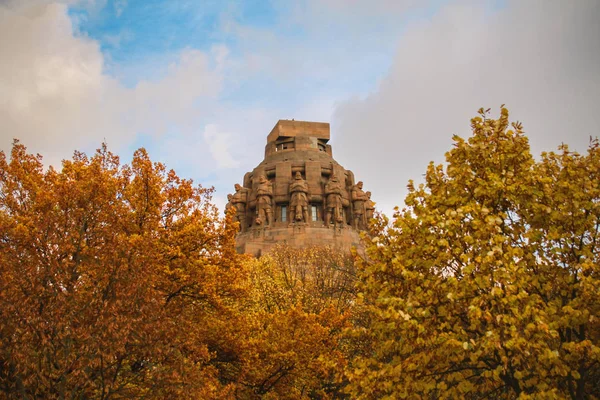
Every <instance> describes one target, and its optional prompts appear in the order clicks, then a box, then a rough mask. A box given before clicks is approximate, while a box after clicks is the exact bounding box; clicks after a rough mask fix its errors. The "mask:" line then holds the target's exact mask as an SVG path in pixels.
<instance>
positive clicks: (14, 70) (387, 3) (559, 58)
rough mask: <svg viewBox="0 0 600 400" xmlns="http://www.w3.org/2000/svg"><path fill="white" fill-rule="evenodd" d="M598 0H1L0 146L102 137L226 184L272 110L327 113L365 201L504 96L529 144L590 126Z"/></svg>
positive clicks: (48, 153)
mask: <svg viewBox="0 0 600 400" xmlns="http://www.w3.org/2000/svg"><path fill="white" fill-rule="evenodd" d="M598 21H600V1H598V0H571V1H566V0H518V1H517V0H515V1H511V0H489V1H486V0H477V1H474V0H473V1H469V0H297V1H291V0H290V1H284V0H246V1H244V0H62V1H49V0H0V150H3V151H9V150H10V147H11V144H12V140H13V138H18V139H19V140H20V141H21V142H22V143H23V144H24V145H26V146H27V148H28V149H29V151H31V152H34V153H40V154H42V155H43V156H44V160H45V163H46V164H47V165H55V166H58V165H60V160H62V159H65V158H70V157H71V156H72V154H73V151H74V150H78V151H84V152H87V153H88V154H90V153H93V152H94V150H95V149H97V148H98V147H100V145H101V143H102V142H106V143H107V144H108V146H109V149H110V150H111V151H113V152H115V153H117V154H119V155H120V156H121V160H122V162H123V163H127V162H129V161H130V160H131V157H132V154H133V152H134V151H135V149H137V148H139V147H145V148H146V149H147V150H148V152H149V153H150V157H151V158H152V159H153V160H155V161H160V162H163V163H164V164H166V166H167V167H168V168H172V169H174V170H175V171H176V172H177V174H178V175H179V176H182V177H185V178H192V179H193V180H194V182H195V183H199V184H201V185H203V186H214V187H215V190H216V192H215V196H214V201H215V203H216V204H217V205H218V206H219V207H221V208H222V207H223V205H224V203H225V199H226V195H227V193H231V192H232V191H233V185H234V184H235V183H239V182H241V181H242V179H243V176H244V173H246V172H247V171H251V170H252V169H253V168H254V167H255V166H256V165H258V163H260V162H261V161H262V159H263V155H264V146H265V144H266V137H267V134H268V133H269V132H270V131H271V129H272V127H273V126H274V125H275V123H276V122H277V121H278V120H279V119H292V118H294V119H296V120H308V121H322V122H329V123H330V124H331V137H332V139H331V142H330V143H331V144H332V146H333V156H334V158H335V159H336V160H337V161H338V162H339V163H340V164H341V165H343V166H344V167H345V168H346V169H350V170H352V171H353V172H354V174H355V177H356V179H357V180H362V181H364V186H365V190H369V191H371V192H372V194H373V200H374V201H375V202H376V203H377V207H378V208H379V209H380V210H381V211H383V212H384V213H386V214H388V215H391V213H392V212H393V211H392V210H393V207H394V206H400V207H402V205H403V201H404V197H405V196H406V194H407V189H406V184H407V182H408V180H409V179H414V180H415V181H416V182H420V181H422V179H423V174H424V173H425V170H426V167H427V164H428V163H429V162H430V161H434V162H436V163H441V162H443V161H444V154H445V152H447V151H448V150H450V149H451V148H452V140H451V138H452V136H453V135H454V134H457V135H459V136H462V137H468V136H469V135H470V128H469V124H470V119H471V118H472V117H474V116H475V115H476V113H477V110H478V109H479V108H480V107H485V108H491V109H492V116H497V115H498V114H499V110H500V105H501V104H506V106H507V108H508V109H509V112H510V115H511V120H519V121H521V122H522V123H523V125H524V128H525V132H526V134H527V136H528V137H529V140H530V144H531V148H532V152H533V154H534V155H539V154H540V153H541V152H542V151H551V150H555V149H556V148H557V147H558V146H559V145H560V144H561V143H566V144H568V145H569V146H570V148H572V149H574V150H577V151H579V152H585V151H586V149H587V146H588V144H589V140H590V137H597V136H600V129H599V127H600V24H599V23H598Z"/></svg>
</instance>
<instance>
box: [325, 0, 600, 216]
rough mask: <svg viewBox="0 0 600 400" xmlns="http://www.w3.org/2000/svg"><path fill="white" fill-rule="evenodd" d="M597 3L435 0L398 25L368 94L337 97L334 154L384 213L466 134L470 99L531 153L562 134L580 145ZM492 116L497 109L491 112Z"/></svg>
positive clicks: (598, 64) (596, 61) (598, 68)
mask: <svg viewBox="0 0 600 400" xmlns="http://www.w3.org/2000/svg"><path fill="white" fill-rule="evenodd" d="M598 20H600V3H599V2H597V1H595V0H589V1H577V2H563V1H526V2H522V1H514V2H509V3H508V4H507V5H506V7H505V8H503V9H501V10H496V11H493V12H491V11H490V10H489V9H485V8H484V6H482V5H481V3H480V2H459V3H455V4H451V5H448V6H446V7H444V8H443V9H442V10H440V12H439V13H438V14H436V15H435V16H434V17H433V18H432V19H431V20H428V19H427V20H422V21H420V22H416V23H413V24H411V25H410V26H408V27H407V28H406V29H405V31H404V34H403V35H402V36H401V38H400V41H399V45H398V47H397V52H396V56H395V59H394V62H393V65H392V67H391V68H390V70H389V72H388V74H387V76H385V77H384V78H383V79H382V81H381V83H380V85H379V87H378V88H377V89H376V90H375V91H374V92H373V93H372V94H371V95H369V96H367V97H365V98H362V99H359V98H355V99H351V100H348V101H346V102H344V103H343V104H341V105H339V106H338V108H337V109H336V113H335V117H334V121H333V124H332V129H333V131H334V132H333V134H332V136H333V138H334V144H335V148H336V150H337V151H336V154H337V157H338V161H340V162H341V163H342V164H344V165H345V166H346V167H348V168H351V169H353V170H354V172H355V174H356V176H357V178H358V179H361V180H364V181H365V187H367V188H368V189H369V190H371V191H372V192H373V197H374V200H376V201H378V206H380V207H381V208H382V209H383V210H384V211H385V212H387V213H390V212H391V209H392V207H393V206H394V205H400V206H401V205H402V204H403V198H404V196H405V194H406V189H405V185H406V183H407V181H408V180H409V179H411V178H413V179H416V180H419V178H420V177H421V175H422V174H423V173H424V172H425V169H426V165H427V163H428V162H429V161H430V160H435V161H436V162H441V161H443V155H444V152H446V151H448V150H449V149H450V148H451V136H452V135H453V134H455V133H456V134H459V135H461V136H463V137H465V136H468V135H469V134H470V130H469V120H470V118H471V117H473V116H475V114H476V110H477V109H478V108H479V107H491V108H492V109H493V110H494V111H495V112H496V113H497V112H498V109H499V106H500V105H501V104H503V103H505V104H506V105H507V107H508V109H509V111H510V112H511V119H518V120H520V121H522V122H523V123H524V127H525V129H526V132H527V134H528V136H529V138H530V142H531V144H532V149H533V151H534V154H536V153H539V152H540V151H542V150H552V149H555V148H556V146H558V145H559V144H560V143H561V142H566V143H569V144H571V145H573V146H574V147H576V148H577V149H578V150H580V151H585V149H586V147H587V143H588V139H589V136H590V135H593V136H597V135H599V134H600V132H599V130H598V126H600V113H598V111H597V110H598V107H599V106H600V52H599V51H598V50H599V49H600V24H598V23H597V21H598ZM496 115H497V114H496Z"/></svg>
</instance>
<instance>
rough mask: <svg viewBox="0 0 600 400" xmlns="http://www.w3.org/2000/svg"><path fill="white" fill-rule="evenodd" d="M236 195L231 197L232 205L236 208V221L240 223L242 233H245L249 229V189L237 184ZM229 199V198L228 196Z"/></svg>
mask: <svg viewBox="0 0 600 400" xmlns="http://www.w3.org/2000/svg"><path fill="white" fill-rule="evenodd" d="M234 187H235V193H234V194H233V195H232V196H231V200H230V202H231V204H232V205H233V207H235V210H236V213H235V221H238V222H239V223H240V231H241V232H245V231H246V228H247V224H248V223H247V219H246V203H247V202H248V189H247V188H244V187H242V186H241V185H239V184H237V183H236V184H235V186H234ZM227 198H229V196H227Z"/></svg>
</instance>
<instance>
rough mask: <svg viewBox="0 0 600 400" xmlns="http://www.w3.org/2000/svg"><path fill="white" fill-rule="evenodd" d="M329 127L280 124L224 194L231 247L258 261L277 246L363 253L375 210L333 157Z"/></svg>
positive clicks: (372, 204) (283, 121)
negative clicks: (232, 231)
mask: <svg viewBox="0 0 600 400" xmlns="http://www.w3.org/2000/svg"><path fill="white" fill-rule="evenodd" d="M329 137H330V136H329V124H328V123H322V122H306V121H294V120H291V121H290V120H279V122H277V124H275V127H274V128H273V130H271V133H269V135H268V136H267V145H266V147H265V158H264V160H263V161H262V162H261V163H260V164H259V165H258V166H257V167H256V168H254V170H253V171H252V172H248V173H246V174H245V175H244V181H243V184H241V185H240V184H236V185H235V193H233V194H230V195H228V196H227V197H228V199H229V203H227V206H226V210H229V209H233V210H234V211H233V212H234V215H235V220H236V221H238V222H239V223H240V232H239V233H238V235H237V237H236V247H237V250H238V251H239V252H241V253H249V254H254V255H256V256H259V255H261V254H264V253H265V252H268V251H269V250H270V249H271V248H272V247H273V246H275V244H277V243H287V244H288V245H291V246H295V247H303V246H308V245H330V246H332V247H336V248H339V249H342V250H348V251H349V250H350V248H351V247H352V246H355V247H357V248H359V249H360V248H362V245H361V241H360V235H359V233H358V232H359V231H360V230H364V229H365V228H366V226H367V223H368V220H369V219H370V218H372V216H373V211H374V205H375V203H373V202H372V201H371V199H370V193H369V192H366V193H365V192H364V191H363V189H362V188H363V184H362V182H357V183H355V181H354V174H353V173H352V171H349V170H347V169H345V168H344V167H342V166H341V165H340V164H338V163H337V162H336V161H335V160H334V159H333V157H332V152H331V145H329V144H327V143H328V141H329Z"/></svg>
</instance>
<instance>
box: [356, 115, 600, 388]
mask: <svg viewBox="0 0 600 400" xmlns="http://www.w3.org/2000/svg"><path fill="white" fill-rule="evenodd" d="M471 127H472V130H473V135H472V136H471V137H470V138H468V139H467V140H465V139H463V138H460V137H458V136H455V137H454V142H455V144H454V148H453V149H452V150H450V151H449V152H448V153H447V154H446V164H445V165H434V164H433V163H431V164H430V165H429V167H428V168H427V173H426V177H425V183H424V184H421V185H419V186H418V187H415V186H414V184H413V183H412V182H411V183H410V184H409V195H408V196H407V198H406V207H405V208H404V209H402V210H397V211H396V213H395V215H394V220H393V222H392V223H391V224H389V225H388V221H386V220H381V221H379V223H378V224H377V225H375V226H374V227H373V232H372V233H373V237H372V240H371V243H370V245H369V249H368V261H364V262H362V265H361V268H360V275H361V276H360V278H361V279H360V280H359V282H360V294H359V296H360V298H362V299H363V301H364V303H365V304H366V305H367V306H368V310H369V315H370V323H369V325H368V326H367V328H366V330H363V331H361V332H362V333H363V335H364V340H369V341H370V343H371V345H372V349H371V352H369V353H367V354H364V355H363V356H362V357H358V358H357V359H355V360H354V361H353V365H352V368H350V369H349V371H348V377H349V379H350V382H351V383H350V386H349V388H348V390H349V392H350V393H351V394H352V397H353V398H365V399H366V398H390V399H392V398H469V399H479V398H517V397H518V398H573V399H583V398H598V393H600V386H599V385H600V383H599V382H600V364H599V361H600V347H599V345H600V340H599V339H600V336H599V335H600V319H599V318H600V301H599V294H600V293H599V288H600V276H599V273H600V270H599V267H598V264H599V261H600V258H599V251H600V247H599V246H600V243H599V242H600V231H599V230H600V147H599V145H598V141H597V140H594V141H592V142H591V145H590V147H589V150H588V152H587V154H585V155H581V154H578V153H574V152H571V151H569V149H568V147H567V146H566V145H563V146H561V147H560V149H559V152H557V153H554V152H551V153H544V154H542V156H541V158H540V159H539V160H535V159H534V158H533V157H532V155H531V153H530V149H529V144H528V140H527V138H526V136H525V135H524V133H523V129H522V126H521V124H519V123H513V124H512V125H510V124H509V117H508V111H507V110H506V109H505V108H502V112H501V116H500V118H499V119H497V120H496V119H491V118H489V117H488V115H487V112H486V111H484V110H480V115H479V116H478V117H476V118H473V119H472V121H471Z"/></svg>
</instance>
